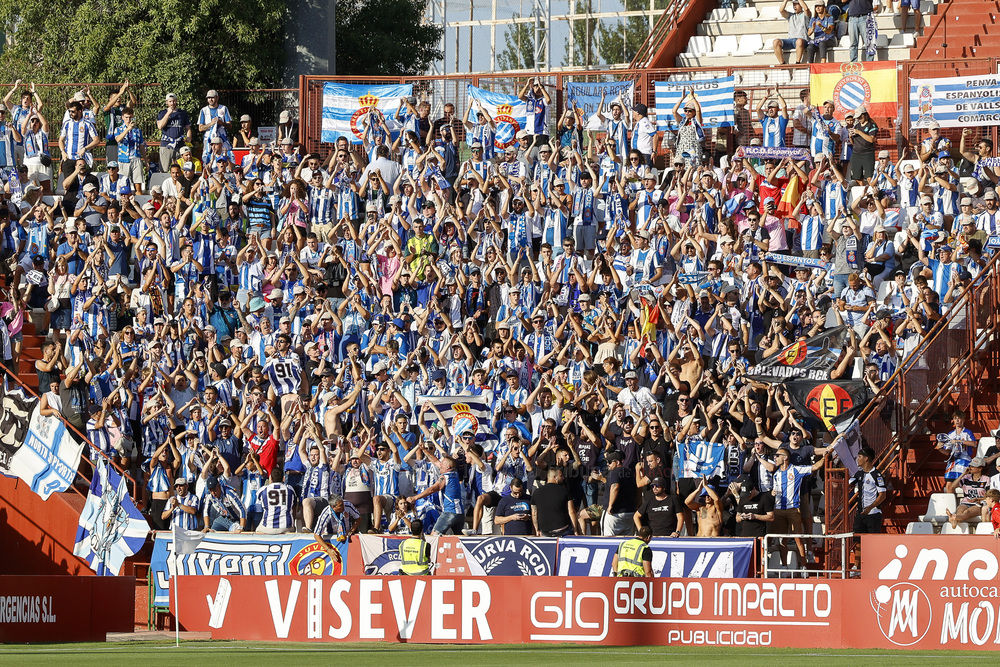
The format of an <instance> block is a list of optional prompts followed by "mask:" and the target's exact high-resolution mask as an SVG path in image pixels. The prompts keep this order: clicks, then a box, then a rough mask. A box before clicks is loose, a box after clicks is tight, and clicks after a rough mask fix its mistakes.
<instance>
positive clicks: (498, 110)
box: [466, 83, 532, 150]
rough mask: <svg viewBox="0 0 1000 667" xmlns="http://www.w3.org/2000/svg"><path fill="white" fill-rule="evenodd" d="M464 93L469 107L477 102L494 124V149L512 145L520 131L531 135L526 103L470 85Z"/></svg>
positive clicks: (510, 96)
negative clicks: (495, 127) (467, 98)
mask: <svg viewBox="0 0 1000 667" xmlns="http://www.w3.org/2000/svg"><path fill="white" fill-rule="evenodd" d="M466 93H467V95H468V97H469V105H470V106H473V107H475V102H479V103H480V104H481V105H483V110H484V111H486V113H488V114H489V115H490V117H491V118H493V122H494V123H496V126H497V129H496V133H495V134H494V135H493V145H494V146H495V147H496V148H498V149H500V150H503V149H505V148H507V147H508V146H511V145H513V143H514V141H515V140H516V137H517V133H518V132H520V131H521V130H525V131H527V132H528V133H529V134H531V133H532V127H531V124H530V123H528V103H527V102H525V101H524V100H522V99H520V98H519V97H517V96H516V95H504V94H503V93H491V92H490V91H488V90H483V89H482V88H476V87H475V86H473V85H472V84H471V83H470V84H469V85H468V87H467V88H466Z"/></svg>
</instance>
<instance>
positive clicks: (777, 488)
mask: <svg viewBox="0 0 1000 667" xmlns="http://www.w3.org/2000/svg"><path fill="white" fill-rule="evenodd" d="M810 475H812V468H811V467H810V466H788V470H781V469H778V470H775V471H774V479H773V487H772V488H773V489H774V509H776V510H790V509H796V508H797V507H798V506H799V489H800V488H801V487H802V480H804V479H805V478H806V477H809V476H810Z"/></svg>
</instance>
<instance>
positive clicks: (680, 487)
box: [677, 477, 698, 500]
mask: <svg viewBox="0 0 1000 667" xmlns="http://www.w3.org/2000/svg"><path fill="white" fill-rule="evenodd" d="M697 488H698V480H697V479H695V478H694V477H682V478H680V479H679V480H677V495H679V496H680V497H681V500H684V499H685V498H687V497H688V496H690V495H691V494H692V493H693V492H694V490H695V489H697Z"/></svg>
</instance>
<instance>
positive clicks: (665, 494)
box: [632, 477, 684, 537]
mask: <svg viewBox="0 0 1000 667" xmlns="http://www.w3.org/2000/svg"><path fill="white" fill-rule="evenodd" d="M649 486H650V488H651V489H652V490H653V493H652V495H651V496H650V497H649V498H647V499H646V501H645V502H643V503H642V505H641V506H640V507H639V509H637V510H636V512H635V514H633V515H632V521H633V522H634V523H635V529H636V531H639V530H641V529H642V527H643V526H648V527H649V529H650V530H652V531H653V537H680V534H681V532H680V531H681V526H683V525H684V508H683V507H682V506H681V501H680V498H678V497H677V496H676V495H673V494H671V493H670V490H669V488H668V484H667V481H666V479H665V478H663V477H654V478H653V479H652V480H650V482H649Z"/></svg>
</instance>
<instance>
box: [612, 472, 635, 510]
mask: <svg viewBox="0 0 1000 667" xmlns="http://www.w3.org/2000/svg"><path fill="white" fill-rule="evenodd" d="M632 473H633V471H631V470H629V469H628V468H625V467H619V468H615V469H614V470H609V471H608V472H607V473H606V474H605V476H604V479H605V480H606V482H605V484H604V507H605V509H606V510H607V511H608V512H609V513H611V514H622V513H623V512H635V477H634V475H633V474H632ZM615 484H617V485H618V496H617V497H616V498H615V504H614V505H612V504H611V487H612V486H614V485H615Z"/></svg>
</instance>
